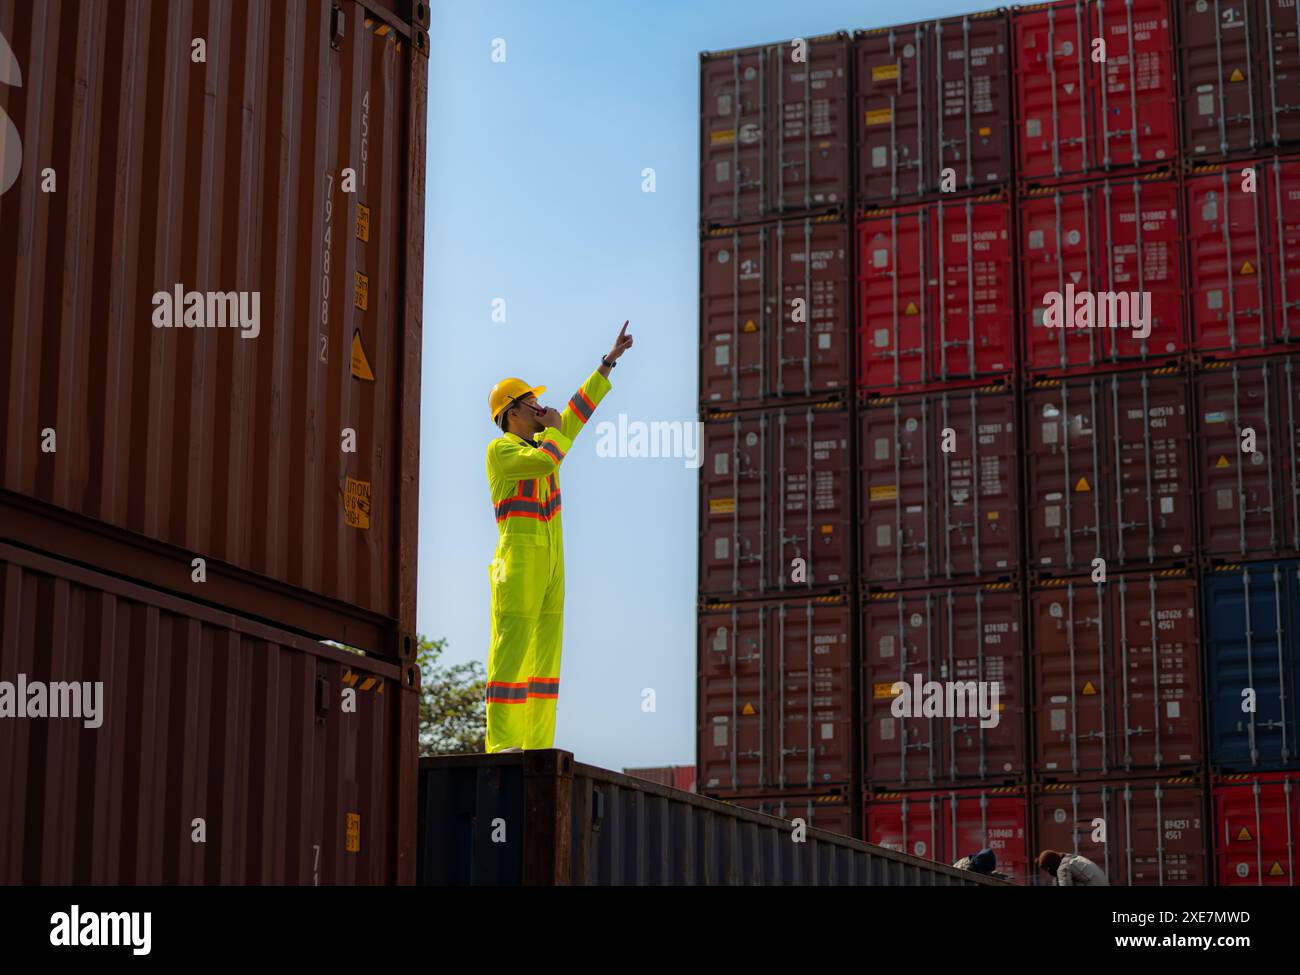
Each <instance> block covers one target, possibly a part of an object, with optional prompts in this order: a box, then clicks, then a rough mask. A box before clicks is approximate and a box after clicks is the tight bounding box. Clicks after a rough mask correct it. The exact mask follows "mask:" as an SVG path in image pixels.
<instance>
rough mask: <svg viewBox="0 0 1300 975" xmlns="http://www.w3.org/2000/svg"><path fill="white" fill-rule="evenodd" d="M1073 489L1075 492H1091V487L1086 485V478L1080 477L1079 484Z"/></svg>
mask: <svg viewBox="0 0 1300 975" xmlns="http://www.w3.org/2000/svg"><path fill="white" fill-rule="evenodd" d="M1074 489H1075V490H1076V491H1091V490H1092V485H1091V484H1089V483H1088V479H1087V478H1086V477H1081V478H1079V483H1078V484H1076V485H1075V486H1074Z"/></svg>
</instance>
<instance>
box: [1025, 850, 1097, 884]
mask: <svg viewBox="0 0 1300 975" xmlns="http://www.w3.org/2000/svg"><path fill="white" fill-rule="evenodd" d="M1038 866H1039V868H1040V869H1041V870H1043V871H1044V872H1045V873H1049V874H1051V875H1052V876H1053V877H1055V878H1056V886H1058V887H1109V886H1110V881H1108V880H1107V879H1106V873H1105V871H1103V870H1102V869H1101V867H1099V866H1097V864H1095V863H1093V862H1092V861H1091V860H1089V859H1088V858H1087V857H1081V856H1079V854H1077V853H1057V852H1056V851H1055V850H1044V851H1043V852H1042V853H1040V854H1038Z"/></svg>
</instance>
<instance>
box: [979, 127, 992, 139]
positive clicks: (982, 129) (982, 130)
mask: <svg viewBox="0 0 1300 975" xmlns="http://www.w3.org/2000/svg"><path fill="white" fill-rule="evenodd" d="M979 132H980V136H981V137H984V138H987V137H988V136H990V135H992V134H993V130H992V129H990V128H989V127H988V126H987V125H981V126H980V129H979Z"/></svg>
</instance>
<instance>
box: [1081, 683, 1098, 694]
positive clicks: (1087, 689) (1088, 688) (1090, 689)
mask: <svg viewBox="0 0 1300 975" xmlns="http://www.w3.org/2000/svg"><path fill="white" fill-rule="evenodd" d="M1096 693H1097V688H1096V687H1094V686H1093V683H1092V681H1090V680H1086V681H1084V682H1083V694H1084V696H1085V697H1087V696H1090V695H1093V694H1096Z"/></svg>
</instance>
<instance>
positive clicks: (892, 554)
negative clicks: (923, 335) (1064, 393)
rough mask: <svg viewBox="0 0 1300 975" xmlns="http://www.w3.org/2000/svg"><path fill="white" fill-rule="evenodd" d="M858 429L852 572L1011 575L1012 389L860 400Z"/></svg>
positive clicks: (887, 577) (922, 577)
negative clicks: (856, 554)
mask: <svg viewBox="0 0 1300 975" xmlns="http://www.w3.org/2000/svg"><path fill="white" fill-rule="evenodd" d="M945 431H948V433H945ZM858 435H859V438H860V441H859V449H860V464H861V471H860V474H859V490H860V497H859V499H858V522H859V533H860V535H859V546H860V548H859V551H860V556H859V567H860V568H859V571H860V572H861V575H862V581H863V582H864V583H865V584H866V585H867V586H869V587H871V588H873V589H893V588H898V587H900V586H904V587H905V586H917V585H922V584H925V583H930V584H937V583H939V582H949V581H954V580H957V581H962V580H964V581H975V580H984V581H999V580H1003V581H1005V580H1009V579H1013V578H1014V577H1015V576H1016V574H1017V573H1018V572H1019V569H1020V528H1019V526H1020V500H1019V494H1020V487H1019V481H1020V478H1019V466H1020V465H1019V460H1018V456H1019V455H1018V451H1019V447H1018V439H1019V435H1018V434H1017V431H1016V400H1015V395H1014V394H1013V393H1011V392H1008V391H1006V390H1003V389H1001V388H994V389H988V388H979V389H965V390H954V391H951V392H938V393H923V394H914V395H909V396H897V397H892V398H887V399H872V400H868V401H866V402H864V403H863V404H862V406H861V409H860V410H859V413H858ZM945 446H948V447H950V448H951V449H950V450H946V449H944V448H945Z"/></svg>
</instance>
